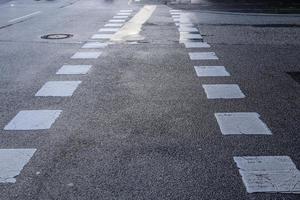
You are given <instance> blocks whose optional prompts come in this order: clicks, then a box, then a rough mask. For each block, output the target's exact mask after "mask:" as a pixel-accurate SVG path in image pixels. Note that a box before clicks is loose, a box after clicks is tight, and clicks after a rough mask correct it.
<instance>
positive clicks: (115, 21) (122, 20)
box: [109, 19, 126, 23]
mask: <svg viewBox="0 0 300 200" xmlns="http://www.w3.org/2000/svg"><path fill="white" fill-rule="evenodd" d="M125 21H126V20H125V19H111V20H109V22H111V23H119V22H125Z"/></svg>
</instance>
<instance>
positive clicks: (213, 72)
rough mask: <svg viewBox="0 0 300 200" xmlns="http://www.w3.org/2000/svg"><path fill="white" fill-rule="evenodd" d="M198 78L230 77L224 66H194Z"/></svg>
mask: <svg viewBox="0 0 300 200" xmlns="http://www.w3.org/2000/svg"><path fill="white" fill-rule="evenodd" d="M194 68H195V71H196V73H197V76H198V77H207V76H210V77H211V76H230V74H229V73H228V72H227V71H226V69H225V67H224V66H194Z"/></svg>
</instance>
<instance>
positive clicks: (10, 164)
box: [0, 149, 36, 183]
mask: <svg viewBox="0 0 300 200" xmlns="http://www.w3.org/2000/svg"><path fill="white" fill-rule="evenodd" d="M35 152H36V149H0V183H15V182H16V177H17V176H18V175H19V174H20V173H21V171H22V169H23V168H24V166H25V165H26V164H27V163H28V162H29V160H30V159H31V157H32V156H33V154H34V153H35Z"/></svg>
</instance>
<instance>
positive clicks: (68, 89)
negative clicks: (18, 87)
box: [35, 81, 81, 97]
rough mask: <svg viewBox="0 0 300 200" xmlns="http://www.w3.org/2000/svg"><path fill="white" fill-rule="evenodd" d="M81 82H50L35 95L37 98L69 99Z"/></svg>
mask: <svg viewBox="0 0 300 200" xmlns="http://www.w3.org/2000/svg"><path fill="white" fill-rule="evenodd" d="M80 83H81V81H48V82H47V83H45V84H44V85H43V87H42V88H41V89H40V90H39V91H38V92H37V93H36V94H35V96H37V97H48V96H51V97H69V96H72V95H73V93H74V91H75V90H76V88H77V87H78V85H79V84H80Z"/></svg>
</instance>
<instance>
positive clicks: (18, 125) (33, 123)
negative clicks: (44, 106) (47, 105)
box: [4, 110, 62, 130]
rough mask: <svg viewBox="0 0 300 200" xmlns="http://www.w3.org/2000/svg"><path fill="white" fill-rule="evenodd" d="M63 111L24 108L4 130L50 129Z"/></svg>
mask: <svg viewBox="0 0 300 200" xmlns="http://www.w3.org/2000/svg"><path fill="white" fill-rule="evenodd" d="M61 112H62V111H61V110H23V111H20V112H19V113H18V114H17V115H16V116H15V117H14V118H13V119H12V120H11V121H10V122H9V123H8V124H7V125H6V126H5V127H4V130H42V129H49V128H50V127H51V125H52V124H53V123H54V122H55V120H56V119H57V118H58V116H59V115H60V114H61Z"/></svg>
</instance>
